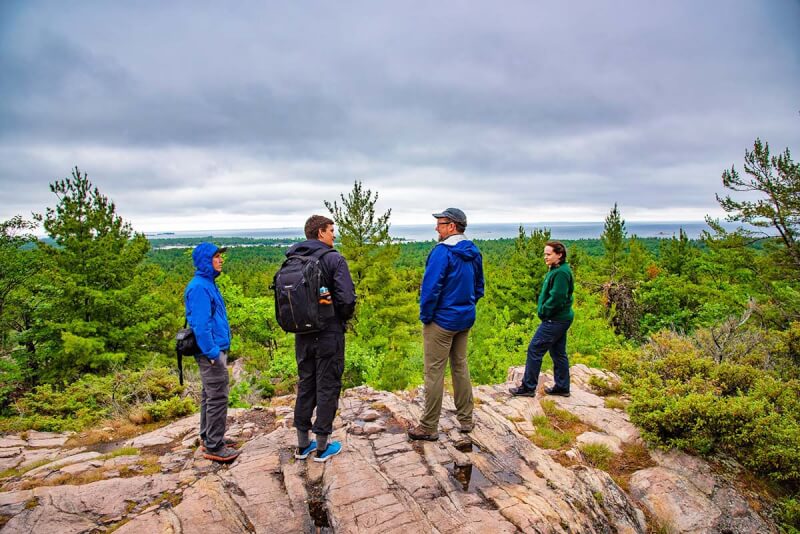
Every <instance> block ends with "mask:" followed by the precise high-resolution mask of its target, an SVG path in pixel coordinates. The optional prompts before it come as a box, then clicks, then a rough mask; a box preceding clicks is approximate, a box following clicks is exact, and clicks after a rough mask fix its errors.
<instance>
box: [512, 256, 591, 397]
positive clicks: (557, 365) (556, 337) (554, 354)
mask: <svg viewBox="0 0 800 534" xmlns="http://www.w3.org/2000/svg"><path fill="white" fill-rule="evenodd" d="M544 262H545V263H546V264H547V267H548V269H549V270H548V271H547V274H546V275H545V277H544V283H543V284H542V291H541V292H540V293H539V306H538V309H537V312H538V315H539V319H541V320H542V323H541V324H540V325H539V328H538V329H537V330H536V334H534V336H533V339H531V343H530V345H528V359H527V361H526V362H525V375H524V376H523V377H522V384H521V385H520V386H519V387H514V388H511V389H510V390H509V391H510V392H511V394H512V395H519V396H523V397H535V396H536V386H537V385H538V383H539V371H540V370H541V368H542V358H543V357H544V353H545V352H547V351H548V350H549V351H550V357H551V358H553V374H554V375H555V381H556V383H555V385H554V386H553V387H549V388H545V390H544V392H545V393H547V394H548V395H561V396H564V397H569V360H568V359H567V330H569V327H570V325H571V324H572V319H573V318H574V317H575V314H574V312H573V311H572V293H573V291H574V290H575V282H574V279H573V276H572V271H571V270H570V268H569V265H567V249H566V247H564V245H563V244H562V243H561V242H559V241H548V242H547V244H546V245H545V247H544Z"/></svg>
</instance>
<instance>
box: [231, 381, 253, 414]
mask: <svg viewBox="0 0 800 534" xmlns="http://www.w3.org/2000/svg"><path fill="white" fill-rule="evenodd" d="M252 392H253V391H252V388H251V386H250V382H248V381H247V380H242V381H240V382H236V383H235V384H234V385H233V387H232V388H231V389H230V392H229V393H228V406H229V407H231V408H250V402H248V400H247V399H246V397H248V396H249V395H251V394H252Z"/></svg>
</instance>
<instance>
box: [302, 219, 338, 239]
mask: <svg viewBox="0 0 800 534" xmlns="http://www.w3.org/2000/svg"><path fill="white" fill-rule="evenodd" d="M329 224H333V221H332V220H330V219H329V218H327V217H325V216H324V215H312V216H311V217H309V218H308V220H307V221H306V226H305V228H304V231H305V233H306V239H319V231H320V230H324V229H326V228H327V227H328V225H329Z"/></svg>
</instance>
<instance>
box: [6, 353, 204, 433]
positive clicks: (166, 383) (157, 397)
mask: <svg viewBox="0 0 800 534" xmlns="http://www.w3.org/2000/svg"><path fill="white" fill-rule="evenodd" d="M182 392H183V386H181V385H180V384H179V383H178V379H177V377H176V376H175V374H174V373H173V372H172V370H171V369H166V368H150V369H144V370H139V371H134V370H125V371H120V372H117V373H112V374H108V375H105V376H97V375H92V374H87V375H84V376H82V377H81V378H80V379H79V380H77V381H75V382H73V383H71V384H67V385H65V387H64V388H63V389H57V388H55V387H54V386H53V385H51V384H43V385H40V386H37V387H36V388H35V389H34V390H33V391H30V392H28V393H26V394H25V395H23V396H22V397H21V398H20V399H19V400H17V401H16V402H15V403H14V405H13V409H14V411H15V412H16V416H13V417H11V418H8V419H3V420H1V421H0V430H5V431H20V430H27V429H34V430H41V431H51V432H62V431H65V430H75V431H79V430H82V429H84V428H87V427H89V426H91V425H93V424H95V423H96V422H97V421H100V420H102V419H107V418H110V417H120V416H124V415H125V414H127V413H129V412H130V411H131V410H133V408H134V407H135V406H137V405H148V404H153V406H155V408H154V409H155V411H156V413H158V414H159V416H160V417H161V416H163V417H167V418H169V416H166V415H164V414H165V413H169V408H178V404H181V403H183V408H181V409H178V412H181V411H184V412H185V410H186V409H187V408H186V407H188V404H187V403H184V401H182V400H181V399H180V398H179V397H178V395H180V393H182ZM171 399H175V400H174V401H171V402H172V404H158V403H159V402H161V401H168V400H171ZM192 406H193V404H192ZM164 410H166V412H165V411H164ZM192 410H194V408H192ZM189 413H191V412H189ZM184 415H185V413H184Z"/></svg>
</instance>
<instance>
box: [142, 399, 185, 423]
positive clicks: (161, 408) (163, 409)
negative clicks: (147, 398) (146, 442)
mask: <svg viewBox="0 0 800 534" xmlns="http://www.w3.org/2000/svg"><path fill="white" fill-rule="evenodd" d="M143 408H144V410H145V411H146V412H147V413H148V414H149V415H150V417H151V419H152V420H153V421H168V420H170V419H177V418H178V417H183V416H184V415H189V414H191V413H194V412H195V411H197V405H196V404H195V403H194V401H193V400H192V399H191V397H186V398H183V399H182V398H180V397H172V398H170V399H164V400H159V401H156V402H151V403H148V404H145V405H144V406H143Z"/></svg>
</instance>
